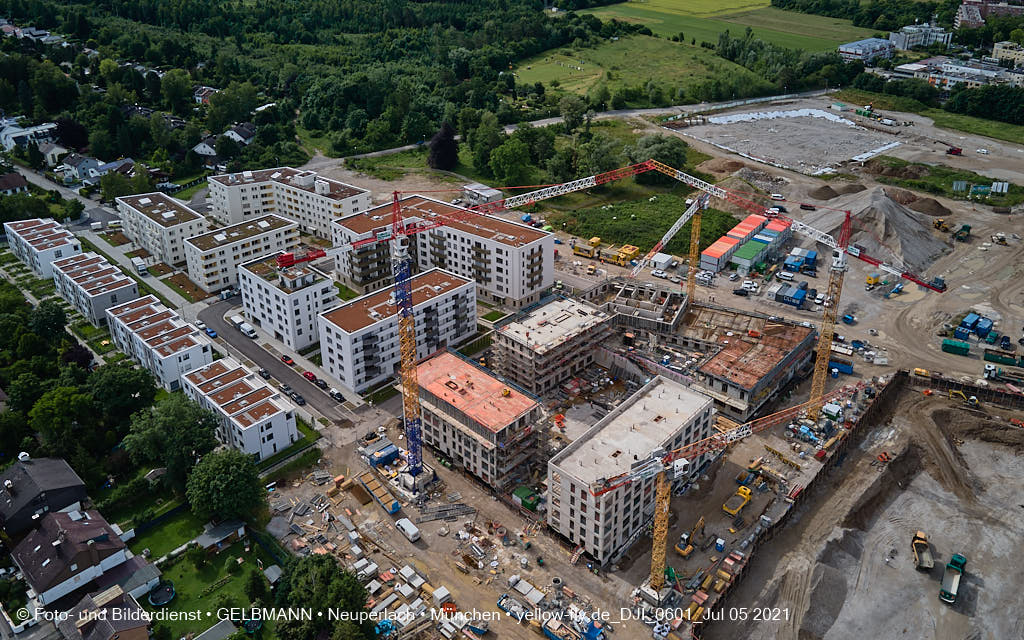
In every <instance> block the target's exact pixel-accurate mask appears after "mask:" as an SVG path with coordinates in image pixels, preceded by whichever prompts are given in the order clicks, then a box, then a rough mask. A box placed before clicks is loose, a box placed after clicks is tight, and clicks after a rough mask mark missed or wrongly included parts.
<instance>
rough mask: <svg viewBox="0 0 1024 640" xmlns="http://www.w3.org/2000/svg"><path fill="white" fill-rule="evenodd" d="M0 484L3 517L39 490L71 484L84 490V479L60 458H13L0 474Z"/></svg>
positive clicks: (67, 486) (9, 515)
mask: <svg viewBox="0 0 1024 640" xmlns="http://www.w3.org/2000/svg"><path fill="white" fill-rule="evenodd" d="M8 480H10V481H11V488H10V489H8V488H7V481H8ZM0 487H2V488H0V519H3V520H7V519H8V518H10V517H11V516H13V515H14V514H16V513H17V512H19V511H21V510H22V509H23V508H25V507H26V506H28V505H29V504H30V503H31V502H32V501H33V500H35V499H36V498H37V497H38V496H39V495H40V494H42V493H45V492H47V491H57V490H58V489H68V488H74V487H81V488H82V490H83V491H84V490H85V483H84V482H82V479H81V478H79V477H78V474H77V473H75V470H74V469H72V468H71V466H70V465H68V463H67V462H64V460H62V459H61V458H29V459H28V460H24V461H22V460H19V461H17V462H15V463H14V464H12V465H11V466H10V467H8V468H7V470H6V471H4V472H3V474H0ZM64 506H67V505H63V506H61V507H58V508H63V507H64Z"/></svg>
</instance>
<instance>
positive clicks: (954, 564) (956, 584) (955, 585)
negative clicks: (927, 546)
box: [939, 553, 967, 604]
mask: <svg viewBox="0 0 1024 640" xmlns="http://www.w3.org/2000/svg"><path fill="white" fill-rule="evenodd" d="M966 567H967V558H965V557H963V556H962V555H960V554H959V553H954V554H953V557H952V558H950V559H949V562H948V563H947V564H946V570H945V571H943V572H942V587H941V588H940V589H939V600H942V601H943V602H945V603H946V604H953V603H954V602H956V596H957V592H958V591H959V590H960V578H961V577H963V575H964V571H965V570H966Z"/></svg>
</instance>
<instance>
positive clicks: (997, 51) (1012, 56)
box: [992, 40, 1024, 67]
mask: <svg viewBox="0 0 1024 640" xmlns="http://www.w3.org/2000/svg"><path fill="white" fill-rule="evenodd" d="M992 57H993V58H995V59H996V60H1000V61H1002V60H1009V61H1010V62H1012V63H1013V66H1014V67H1024V47H1022V46H1021V45H1019V44H1017V43H1016V42H1010V41H1008V40H1007V41H1003V42H997V43H995V45H994V46H993V47H992Z"/></svg>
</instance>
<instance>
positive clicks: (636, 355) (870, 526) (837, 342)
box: [269, 99, 1024, 640]
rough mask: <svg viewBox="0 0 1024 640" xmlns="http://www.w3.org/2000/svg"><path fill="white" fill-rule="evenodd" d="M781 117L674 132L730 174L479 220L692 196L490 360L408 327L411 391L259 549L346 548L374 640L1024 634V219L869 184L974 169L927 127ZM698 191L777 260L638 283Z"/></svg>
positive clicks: (341, 433)
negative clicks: (896, 167) (1019, 561)
mask: <svg viewBox="0 0 1024 640" xmlns="http://www.w3.org/2000/svg"><path fill="white" fill-rule="evenodd" d="M790 102H791V103H792V104H780V105H772V107H773V109H775V107H778V109H775V110H774V111H763V112H755V113H751V114H742V113H741V114H734V115H732V116H730V115H729V114H726V115H724V116H714V117H702V118H699V119H690V120H687V121H685V122H679V121H677V122H678V125H677V126H671V127H668V128H669V129H673V130H674V131H676V132H678V133H679V134H680V135H684V136H689V137H691V138H692V139H693V140H695V141H697V142H695V146H698V148H700V149H702V150H706V151H709V152H712V153H715V150H716V149H717V152H718V153H719V154H720V151H721V150H728V151H732V152H734V153H736V154H737V155H739V156H740V157H741V158H742V161H741V160H736V159H734V158H728V159H726V158H721V157H716V158H714V159H713V160H711V161H708V162H707V163H705V165H704V166H702V167H701V169H702V171H706V172H707V173H710V174H713V175H714V176H715V178H716V182H715V184H709V183H706V182H703V181H702V180H699V179H697V178H693V177H691V176H688V175H686V174H684V173H682V172H679V171H676V170H674V169H672V168H671V167H666V166H664V165H660V163H657V162H655V161H648V162H646V163H640V164H638V165H633V166H632V167H627V168H624V169H621V170H617V171H614V172H609V174H602V175H601V176H592V177H590V178H585V179H581V180H577V181H574V182H573V183H567V184H565V185H557V186H555V187H545V188H543V189H541V190H539V191H535V192H532V193H528V194H523V195H517V196H514V197H510V198H508V199H507V200H505V201H503V202H502V203H500V206H497V205H494V206H492V207H491V208H483V209H481V211H484V212H487V213H491V214H493V215H498V216H505V217H507V218H508V219H510V220H513V221H514V220H515V219H518V215H519V214H518V213H516V212H515V211H513V209H514V208H515V207H517V206H520V205H522V204H533V203H535V202H537V201H540V200H543V199H545V198H550V197H557V196H558V195H561V194H564V193H570V192H572V191H577V190H582V189H586V188H589V187H592V186H594V185H597V184H602V183H603V182H607V181H609V180H616V179H619V178H621V177H624V176H631V175H636V174H637V173H641V172H643V171H649V170H650V171H658V172H661V173H663V174H665V175H669V176H671V177H673V178H675V179H676V180H679V181H681V182H683V183H685V184H686V185H687V186H689V187H693V188H695V189H696V190H698V192H701V193H702V194H703V195H701V197H697V198H694V199H691V200H690V201H688V205H689V208H688V209H687V211H685V212H680V214H681V215H680V218H679V220H678V221H677V222H676V224H675V225H673V227H672V228H671V229H668V230H666V234H665V237H664V238H663V239H662V241H661V242H659V243H658V245H656V246H655V247H654V248H652V250H651V251H650V253H648V254H647V255H646V256H644V257H641V256H640V255H639V252H638V251H632V249H635V247H632V245H630V247H631V254H630V256H631V257H630V258H623V259H621V260H606V261H602V262H601V264H600V266H599V267H598V266H597V264H596V257H594V258H592V262H591V263H590V265H589V266H591V267H594V268H593V269H589V270H588V274H594V275H595V277H594V278H593V280H587V279H585V278H577V279H575V280H569V279H568V275H567V274H568V272H567V271H564V270H560V271H559V272H560V273H563V274H566V275H563V277H566V279H567V282H574V284H573V285H572V286H568V287H563V286H562V282H561V281H559V282H558V286H556V287H554V288H553V289H552V291H550V292H549V293H548V294H547V295H545V296H544V297H542V298H541V300H540V301H539V302H537V303H534V304H531V305H529V306H526V307H525V308H521V309H515V310H514V311H512V312H510V313H509V314H508V315H506V316H505V317H503V318H501V319H499V320H497V321H495V322H493V329H492V333H491V341H490V346H489V347H488V348H486V350H485V351H484V352H482V353H481V354H476V355H474V356H472V357H467V356H464V355H462V354H459V353H457V352H455V351H452V350H442V351H440V352H437V353H435V354H431V355H429V356H428V357H427V358H422V357H419V358H417V357H416V351H415V332H414V329H413V327H412V322H411V321H409V322H408V323H405V324H400V326H399V334H400V344H401V349H402V362H401V366H400V375H399V377H398V382H397V384H396V388H397V389H398V390H399V391H401V394H400V396H399V397H396V398H393V399H392V400H390V401H388V402H386V403H384V404H383V405H380V406H378V407H374V408H373V409H372V412H371V413H369V414H367V415H366V416H365V417H364V419H363V420H362V422H361V423H360V428H359V429H356V430H351V429H342V428H338V427H332V428H329V429H327V430H325V435H327V436H328V441H329V443H330V445H331V446H328V447H325V448H324V449H323V458H322V459H321V460H320V461H319V463H318V465H317V469H316V470H315V471H314V472H312V473H308V474H304V475H302V476H297V477H292V478H288V479H286V480H285V481H282V482H281V483H280V484H279V485H278V486H277V487H275V488H274V492H273V493H272V494H271V495H272V500H271V507H272V510H273V518H272V521H271V525H270V528H269V529H270V531H271V532H272V533H273V534H274V535H275V536H277V537H278V538H279V539H280V540H281V542H282V543H283V544H285V545H286V546H287V547H289V548H290V549H291V550H293V551H294V552H296V553H299V554H307V553H312V554H332V555H335V556H336V557H338V559H339V561H340V562H341V564H342V565H343V566H345V567H346V568H348V569H350V570H351V571H353V572H354V573H355V574H356V575H357V576H358V577H359V578H360V579H361V581H362V582H363V583H364V584H365V585H366V588H367V590H368V592H369V594H370V598H371V602H370V604H369V607H370V608H371V609H372V610H373V611H374V612H375V613H378V614H381V615H382V616H383V614H395V615H394V616H392V617H391V618H390V619H388V620H382V621H381V623H380V624H379V625H378V632H379V634H380V635H382V636H385V637H399V638H412V637H417V636H419V637H424V638H434V637H445V638H455V637H466V638H470V639H471V640H473V639H475V638H481V637H499V638H502V637H507V638H519V637H527V636H528V635H532V633H533V632H536V633H537V634H539V635H543V636H545V637H548V638H552V639H554V640H583V639H586V640H601V639H602V638H608V637H613V636H616V635H618V636H620V637H626V638H641V637H653V638H656V639H657V640H668V639H676V640H679V639H683V638H691V637H699V638H709V639H715V638H732V637H751V638H765V639H767V638H792V639H794V640H796V639H800V640H804V639H807V640H811V639H826V638H828V639H833V638H834V639H842V638H848V637H851V636H852V635H853V634H856V635H858V636H861V635H864V636H875V637H880V638H888V637H907V638H950V639H952V638H967V637H971V638H974V637H976V638H987V637H992V638H1012V637H1021V636H1022V634H1024V627H1022V626H1021V623H1020V622H1018V621H1017V620H1016V618H1017V616H1007V615H1006V614H1005V612H1006V611H1013V610H1016V609H1017V608H1019V607H1020V605H1021V604H1022V602H1021V601H1022V599H1024V596H1021V595H1020V591H1019V589H1016V588H1014V587H1015V585H1013V584H1012V576H1013V574H1012V572H1008V571H1006V570H1005V568H1004V565H1005V561H1003V558H1005V557H1008V556H1009V554H1011V553H1012V549H1013V545H1014V544H1015V542H1016V540H1019V539H1020V537H1021V534H1022V533H1024V514H1022V513H1021V511H1020V505H1019V504H1017V503H1018V502H1019V498H1017V497H1016V492H1015V491H1014V490H1013V487H1016V486H1017V485H1018V484H1019V483H1020V482H1021V480H1022V479H1024V466H1022V464H1021V462H1020V453H1021V451H1022V450H1024V423H1022V422H1021V420H1020V418H1019V416H1020V411H1021V408H1022V407H1024V393H1022V391H1021V390H1022V389H1024V361H1022V359H1021V358H1019V357H1018V356H1017V355H1016V354H1015V353H1014V352H1015V351H1016V350H1017V345H1018V344H1024V342H1021V341H1024V337H1020V335H1019V333H1018V332H1017V330H1016V328H1017V327H1018V326H1019V324H1020V318H1021V315H1024V304H1022V303H1021V298H1020V294H1021V293H1022V291H1024V284H1022V283H1024V278H1022V277H1021V273H1020V270H1021V267H1020V265H1021V264H1024V245H1022V243H1021V242H1020V240H1021V238H1020V236H1019V235H1017V234H1016V233H1015V231H1014V224H1013V222H1012V217H1011V216H1007V215H1005V214H998V213H994V212H993V211H992V210H991V209H990V208H987V207H984V206H982V205H979V204H972V203H965V202H962V201H952V200H949V199H947V198H943V197H941V196H936V197H931V196H925V195H923V194H920V193H915V192H912V191H908V190H904V189H896V188H892V187H890V186H885V185H883V184H881V183H879V182H878V181H877V180H876V178H877V177H879V176H881V175H883V174H884V172H885V171H887V169H885V168H884V167H883V166H882V165H880V164H872V158H873V157H875V156H876V155H878V154H882V153H884V154H886V155H894V156H901V154H902V156H903V157H907V158H910V157H913V158H914V159H915V161H920V160H921V159H922V158H923V156H924V155H925V154H939V157H942V156H946V157H945V158H942V159H943V160H949V161H952V162H961V161H962V158H961V156H959V155H957V154H944V153H943V152H942V149H943V147H942V146H935V147H932V145H933V144H934V141H933V140H932V139H931V138H929V137H928V135H927V134H928V128H927V127H928V124H927V123H924V122H917V121H915V120H914V119H913V117H909V119H908V120H903V121H898V122H893V123H892V124H886V123H884V122H882V119H883V118H882V116H879V115H877V114H873V113H870V114H869V115H864V114H861V113H859V112H857V113H848V112H846V111H845V110H842V109H831V110H830V109H829V105H828V104H827V103H825V104H824V105H822V104H821V103H822V100H821V99H818V100H816V101H814V102H811V101H790ZM869 111H870V110H869ZM787 127H789V128H793V127H796V128H802V130H801V131H800V132H798V131H796V130H795V129H794V130H792V131H791V130H790V129H787ZM837 128H838V129H837ZM887 128H893V129H895V130H898V131H899V134H898V135H897V134H893V133H889V132H887ZM780 135H786V137H787V140H790V141H793V142H794V144H792V145H791V146H790V148H788V149H782V148H781V147H782V146H781V145H778V144H777V140H778V138H779V136H780ZM714 136H719V138H717V139H713V137H714ZM730 137H732V139H733V142H729V141H728V140H729V139H730ZM762 137H763V140H762V139H761V138H762ZM961 144H963V146H965V147H966V146H968V143H966V142H962V143H961ZM979 144H981V143H979ZM986 144H988V145H989V147H990V148H992V147H997V145H994V144H991V142H987V143H986ZM758 145H761V146H758ZM825 147H828V148H825ZM769 151H771V153H772V154H774V155H770V154H769V153H768V152H769ZM787 153H788V154H789V155H788V156H787V155H785V154H787ZM952 156H955V157H952ZM807 158H814V163H810V164H808V162H809V161H807V160H806V159H807ZM932 159H933V160H934V156H932ZM988 161H989V160H988V159H986V162H988ZM789 169H793V170H792V171H790V170H789ZM836 170H842V171H843V172H844V173H848V174H849V175H847V176H844V178H843V179H842V180H838V181H830V182H827V183H826V182H824V181H822V180H821V179H819V178H815V177H813V176H812V175H810V174H823V173H830V172H833V171H836ZM980 170H982V171H989V172H991V173H992V174H993V177H994V178H995V177H1001V178H1003V179H1015V178H1014V177H1013V176H1014V175H1015V172H1016V171H1019V167H1017V168H1013V167H1011V166H1010V165H1007V166H1006V167H1002V165H1000V166H999V167H995V166H993V167H983V168H982V169H980ZM996 174H998V175H996ZM851 176H852V177H851ZM1021 177H1022V178H1024V175H1022V176H1021ZM1020 181H1021V182H1024V180H1020ZM709 199H710V201H711V206H714V207H716V208H720V209H723V210H728V211H732V212H734V213H738V214H740V215H741V217H742V216H747V218H746V219H744V220H743V221H742V222H741V223H740V225H737V228H736V229H734V230H733V231H730V234H735V233H741V234H742V235H741V236H735V235H733V236H729V234H727V236H723V239H724V238H726V237H732V238H733V240H732V241H729V242H726V243H724V244H728V245H730V246H735V247H740V246H742V245H744V244H747V245H750V243H751V242H755V241H756V242H763V243H764V244H765V247H763V248H760V249H759V251H757V252H755V251H751V250H749V249H747V250H742V251H741V250H740V249H736V254H735V256H736V257H733V254H728V253H727V252H725V253H719V254H716V255H715V256H713V257H714V258H715V262H713V263H709V262H708V261H706V260H704V256H702V255H701V254H699V253H698V251H697V244H696V242H693V243H691V247H692V248H691V251H690V255H689V256H680V257H679V259H678V261H677V264H678V269H676V267H675V266H673V267H671V270H675V272H676V273H678V275H679V278H678V279H677V280H675V281H673V282H670V281H669V279H668V277H667V274H666V273H665V271H662V272H661V273H662V275H658V274H657V273H655V274H652V275H653V276H654V279H653V280H652V279H648V278H647V277H645V276H646V274H644V273H643V270H644V268H645V267H646V266H648V265H649V264H651V260H652V258H653V257H654V256H656V255H657V256H661V257H662V258H669V259H670V260H671V259H672V258H674V257H673V256H664V254H660V253H659V251H660V250H661V249H662V248H663V247H664V246H665V245H666V244H667V243H668V242H669V241H670V240H671V238H672V237H673V235H674V234H675V233H676V232H678V231H679V230H680V229H681V228H682V227H683V225H684V224H685V223H687V222H690V221H693V224H692V225H691V233H692V234H693V235H692V239H696V238H698V237H699V236H698V234H699V226H700V212H701V210H702V209H703V208H704V207H705V206H708V204H709ZM782 203H785V204H782ZM502 207H504V208H506V209H508V211H505V210H504V209H502ZM437 224H438V225H442V226H443V224H444V222H439V223H437ZM563 235H564V234H563ZM990 239H991V241H989V240H990ZM564 240H565V242H566V243H567V244H570V245H571V246H572V247H573V249H574V254H573V255H574V256H576V257H583V258H586V256H585V255H583V254H581V253H580V251H576V248H577V247H581V246H584V247H585V246H594V243H593V242H591V244H590V245H587V244H586V242H585V241H584V240H582V239H576V238H570V237H566V238H564ZM595 240H596V239H595ZM364 242H370V241H369V240H367V241H364ZM750 246H751V247H753V248H755V249H758V247H757V246H756V245H750ZM819 254H820V256H819ZM659 264H668V262H666V261H664V260H663V261H662V262H660V263H659ZM709 264H710V266H706V265H709ZM698 265H700V267H701V270H700V272H698ZM556 268H557V267H556ZM565 268H566V267H565V266H564V265H563V266H562V269H565ZM659 270H661V267H659ZM573 272H574V273H575V272H576V269H575V266H574V268H573ZM400 273H401V272H400V271H397V270H396V274H400ZM917 274H919V275H917ZM658 278H660V280H658ZM399 282H401V280H399ZM591 282H592V284H590V283H591ZM680 282H681V284H680ZM582 285H586V286H582ZM698 285H699V287H698ZM730 290H732V292H733V293H734V294H736V295H735V296H730V295H729V292H730ZM738 292H742V293H738ZM395 299H396V305H397V306H398V307H401V306H402V304H403V294H402V291H401V286H400V285H399V286H396V293H395ZM410 315H411V314H410ZM404 322H405V321H404V320H403V323H404ZM1022 332H1024V330H1022ZM1018 338H1020V340H1018ZM437 613H442V614H444V615H442V616H440V619H439V617H438V615H435V614H437ZM525 627H530V628H531V629H532V631H531V632H530V633H529V634H528V633H527V632H526V631H524V628H525Z"/></svg>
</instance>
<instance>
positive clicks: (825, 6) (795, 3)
mask: <svg viewBox="0 0 1024 640" xmlns="http://www.w3.org/2000/svg"><path fill="white" fill-rule="evenodd" d="M960 3H961V0H939V1H937V2H935V1H929V0H925V1H923V2H917V1H908V0H871V1H870V2H862V1H861V0H772V6H773V7H777V8H779V9H785V10H787V11H796V12H798V13H812V14H815V15H819V16H828V17H830V18H844V19H846V20H851V21H853V25H854V26H856V27H864V28H866V29H877V30H879V31H898V30H899V29H900V28H901V27H904V26H906V25H908V24H914V23H916V22H932V21H933V18H934V17H936V16H937V17H938V23H939V24H943V25H946V26H951V25H952V24H953V17H954V16H955V15H956V10H957V7H959V6H960Z"/></svg>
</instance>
